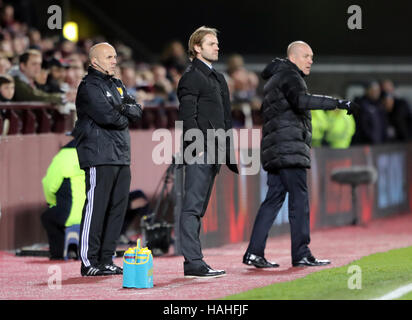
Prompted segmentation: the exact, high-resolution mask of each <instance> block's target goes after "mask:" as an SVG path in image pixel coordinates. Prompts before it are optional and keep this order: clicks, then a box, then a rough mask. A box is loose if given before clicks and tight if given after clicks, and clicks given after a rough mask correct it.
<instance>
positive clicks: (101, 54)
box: [89, 42, 117, 76]
mask: <svg viewBox="0 0 412 320" xmlns="http://www.w3.org/2000/svg"><path fill="white" fill-rule="evenodd" d="M116 59H117V55H116V50H115V49H114V48H113V46H112V45H111V44H109V43H107V42H100V43H97V44H95V45H94V46H92V47H91V48H90V51H89V60H90V64H91V66H92V67H93V68H95V69H96V70H99V71H100V72H104V73H107V74H108V75H111V76H113V75H114V73H115V71H116V64H117V60H116Z"/></svg>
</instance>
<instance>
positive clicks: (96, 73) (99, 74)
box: [87, 66, 113, 80]
mask: <svg viewBox="0 0 412 320" xmlns="http://www.w3.org/2000/svg"><path fill="white" fill-rule="evenodd" d="M87 73H88V74H91V75H94V76H96V77H99V78H102V79H104V80H108V79H111V78H112V77H113V76H111V75H109V74H105V73H103V72H100V71H99V70H97V69H95V68H93V67H92V66H89V67H88V68H87Z"/></svg>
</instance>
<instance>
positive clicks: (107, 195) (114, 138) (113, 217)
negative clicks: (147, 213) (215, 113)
mask: <svg viewBox="0 0 412 320" xmlns="http://www.w3.org/2000/svg"><path fill="white" fill-rule="evenodd" d="M89 58H90V64H91V65H90V67H89V68H88V74H87V75H86V76H85V77H84V79H83V80H82V82H81V83H80V85H79V88H78V91H77V97H76V110H77V117H78V120H77V122H76V126H75V129H74V130H73V135H74V136H75V137H76V139H77V146H76V149H77V152H78V155H79V162H80V167H81V168H82V169H84V170H85V173H86V201H85V205H84V209H83V215H82V222H81V227H80V228H81V230H80V258H81V261H82V264H81V274H82V275H83V276H100V275H110V274H122V271H123V270H122V269H121V268H120V267H118V266H116V265H114V264H113V261H112V257H113V254H114V252H115V250H116V240H117V239H118V237H119V235H120V230H121V228H122V224H123V220H124V216H125V213H126V209H127V204H128V195H129V191H130V190H129V189H130V179H131V176H130V135H129V129H128V125H129V121H135V120H137V119H138V118H140V117H141V114H142V109H141V106H140V105H138V104H137V103H136V102H135V100H134V99H133V98H132V97H130V96H129V95H128V94H127V91H126V89H125V87H124V86H123V84H122V82H121V81H120V80H119V79H116V78H114V77H113V75H114V72H115V67H116V51H115V49H114V48H113V47H112V46H111V45H110V44H108V43H99V44H97V45H95V46H93V47H92V48H91V49H90V53H89Z"/></svg>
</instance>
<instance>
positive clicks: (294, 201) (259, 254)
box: [243, 41, 358, 268]
mask: <svg viewBox="0 0 412 320" xmlns="http://www.w3.org/2000/svg"><path fill="white" fill-rule="evenodd" d="M312 63H313V52H312V49H311V48H310V47H309V45H308V44H306V43H304V42H302V41H295V42H292V43H291V44H290V45H289V47H288V50H287V59H275V60H273V61H272V62H271V63H270V64H269V65H268V66H267V67H266V68H265V70H264V71H263V72H262V77H263V79H265V80H268V82H267V83H266V84H265V86H264V100H263V104H262V115H263V119H264V124H263V129H262V142H261V161H262V166H263V168H264V169H265V170H266V171H267V172H268V186H269V189H268V192H267V194H266V199H265V200H264V202H263V203H262V204H261V206H260V208H259V211H258V214H257V216H256V221H255V224H254V227H253V231H252V236H251V239H250V243H249V247H248V248H247V250H246V253H245V255H244V256H243V263H245V264H247V265H254V266H255V267H258V268H273V267H278V264H276V263H273V262H269V261H267V260H266V259H265V257H264V250H265V246H266V239H267V236H268V232H269V230H270V228H271V226H272V225H273V221H274V220H275V218H276V216H277V214H278V212H279V210H280V208H281V206H282V204H283V201H284V199H285V196H286V193H287V192H288V193H289V222H290V227H291V228H290V229H291V238H292V239H291V240H292V265H293V266H322V265H326V264H329V263H330V261H328V260H318V259H316V258H314V257H313V256H312V254H311V252H310V250H309V247H308V245H309V242H310V236H309V197H308V189H307V183H306V169H309V168H310V148H311V140H312V125H311V113H310V110H312V109H323V110H332V109H336V108H340V109H346V110H347V111H348V114H350V113H352V112H354V111H356V109H357V108H358V106H357V105H355V104H354V103H352V102H350V101H344V100H338V99H335V98H332V97H328V96H321V95H313V94H309V93H308V91H307V87H306V83H305V81H304V80H303V77H304V76H306V75H309V73H310V68H311V65H312Z"/></svg>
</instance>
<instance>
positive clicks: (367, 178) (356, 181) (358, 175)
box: [331, 166, 378, 225]
mask: <svg viewBox="0 0 412 320" xmlns="http://www.w3.org/2000/svg"><path fill="white" fill-rule="evenodd" d="M377 177H378V173H377V171H376V169H375V168H374V167H372V166H352V167H347V168H336V169H335V170H333V171H332V172H331V179H332V180H333V181H335V182H337V183H339V184H350V185H351V187H352V210H353V224H354V225H356V224H361V223H362V221H361V218H360V216H359V214H358V211H357V197H356V187H357V186H358V185H360V184H371V183H374V182H375V181H376V179H377Z"/></svg>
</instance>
